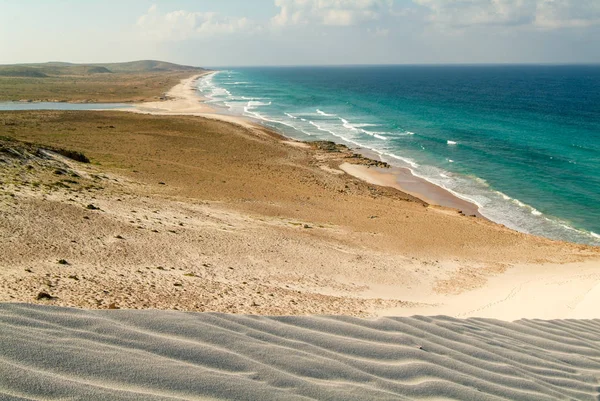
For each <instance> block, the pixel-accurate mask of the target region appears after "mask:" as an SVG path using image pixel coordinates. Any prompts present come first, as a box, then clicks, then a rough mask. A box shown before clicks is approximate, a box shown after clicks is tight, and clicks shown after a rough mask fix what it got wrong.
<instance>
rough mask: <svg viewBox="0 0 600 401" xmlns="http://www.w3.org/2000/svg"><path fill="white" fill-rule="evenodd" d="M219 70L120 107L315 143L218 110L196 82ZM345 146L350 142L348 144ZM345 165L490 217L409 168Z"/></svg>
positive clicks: (433, 201)
mask: <svg viewBox="0 0 600 401" xmlns="http://www.w3.org/2000/svg"><path fill="white" fill-rule="evenodd" d="M217 72H218V71H207V72H205V73H202V74H197V75H194V76H192V77H190V78H187V79H184V80H182V81H181V83H180V84H178V85H176V86H175V87H173V88H172V89H171V90H170V91H169V92H167V94H166V96H167V97H168V98H171V99H169V100H166V101H161V102H145V103H139V104H132V106H133V107H132V108H129V109H120V111H128V112H134V113H142V114H153V115H192V116H197V117H203V118H209V119H214V120H219V121H224V122H228V123H233V124H237V125H241V126H243V127H246V128H256V127H257V126H258V127H260V128H261V129H264V130H268V131H271V132H272V133H273V134H275V135H276V136H278V137H282V138H284V139H283V140H282V142H286V143H288V144H292V143H293V142H298V143H306V144H309V145H310V144H311V142H312V141H302V140H298V139H296V138H292V137H288V136H286V135H285V134H284V133H282V132H279V131H277V130H275V129H273V128H272V127H269V126H266V125H264V124H261V123H260V121H259V120H255V119H252V118H250V117H245V116H238V115H233V114H226V113H222V112H220V111H219V110H218V109H216V108H214V107H211V106H208V105H207V104H206V100H207V98H204V97H202V96H201V95H200V94H199V93H198V90H197V88H196V87H195V85H194V84H195V83H196V82H197V81H198V80H199V79H201V78H202V77H204V76H206V75H209V74H215V73H217ZM336 143H337V142H336ZM292 146H293V145H292ZM344 146H347V145H345V144H344ZM352 151H354V152H356V153H359V154H360V155H362V156H363V157H365V158H367V159H371V160H373V161H378V162H379V161H381V158H379V157H378V156H377V155H376V154H374V152H372V151H369V150H367V149H363V148H354V149H352ZM344 164H347V165H348V166H345V167H342V166H340V169H341V170H343V171H344V172H345V173H346V174H349V175H351V176H353V177H355V178H358V179H360V180H362V181H365V182H367V183H370V184H373V185H380V186H385V187H389V188H394V189H397V190H399V191H401V192H403V193H406V194H408V195H411V196H413V197H415V198H418V199H420V200H421V201H423V202H425V203H427V204H429V205H431V206H435V207H442V208H449V209H455V210H456V211H457V212H458V213H461V214H463V215H467V216H473V217H479V218H484V219H486V220H489V219H487V218H486V217H485V216H483V215H482V214H481V213H480V211H479V207H478V206H477V205H476V204H475V203H472V202H469V201H468V200H465V199H462V198H460V197H458V196H457V195H455V194H453V193H452V192H450V191H448V190H447V189H445V188H443V187H441V186H438V185H436V184H434V183H432V182H430V181H428V180H426V179H424V178H421V177H418V176H416V175H415V174H414V173H413V172H412V171H411V170H410V169H408V168H405V167H399V166H390V167H389V168H380V167H372V166H364V165H357V164H350V163H344ZM496 224H500V223H496Z"/></svg>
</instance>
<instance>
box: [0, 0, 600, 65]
mask: <svg viewBox="0 0 600 401" xmlns="http://www.w3.org/2000/svg"><path fill="white" fill-rule="evenodd" d="M599 38H600V0H168V1H167V0H154V1H152V0H126V1H124V0H118V1H117V0H86V1H82V0H54V1H52V0H0V63H2V64H5V63H19V62H43V61H48V60H60V61H72V62H100V61H107V62H108V61H128V60H136V59H162V60H168V61H173V62H178V63H185V64H192V65H200V66H226V65H232V66H233V65H303V64H310V65H315V64H319V65H321V64H420V63H599V62H600V39H599Z"/></svg>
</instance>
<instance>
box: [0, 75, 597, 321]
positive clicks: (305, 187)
mask: <svg viewBox="0 0 600 401" xmlns="http://www.w3.org/2000/svg"><path fill="white" fill-rule="evenodd" d="M197 78H198V76H195V77H192V78H190V79H187V80H184V81H183V82H182V84H181V85H178V86H176V87H175V88H174V89H173V90H172V91H171V92H169V94H168V96H169V97H170V98H171V99H170V100H167V101H164V102H158V103H151V104H143V105H140V106H138V107H137V109H138V110H137V113H122V112H114V111H112V112H97V111H94V112H30V113H21V112H14V113H4V114H3V115H2V119H3V121H4V125H3V126H4V127H19V130H18V132H17V131H15V132H13V133H12V134H11V136H13V137H15V138H17V139H26V140H29V141H33V142H36V143H44V144H48V145H54V146H58V147H66V148H76V149H77V150H80V151H82V152H84V153H85V154H86V155H88V156H89V157H90V158H91V159H92V160H93V162H94V163H93V164H91V165H90V164H82V163H77V162H73V161H71V160H68V159H66V158H64V157H61V156H56V159H55V160H51V161H49V160H44V159H39V158H36V157H31V158H24V159H22V160H19V159H18V158H17V160H10V159H7V161H8V163H9V165H12V168H11V169H4V170H3V172H2V173H3V175H4V178H3V180H2V181H3V183H4V184H3V189H4V192H3V193H4V196H3V198H2V213H3V215H4V216H5V217H4V218H3V219H2V220H0V222H1V226H0V227H1V230H2V231H1V233H2V234H1V235H2V238H3V242H4V243H5V244H7V246H6V249H5V251H4V252H3V253H2V255H1V258H2V259H1V263H2V265H3V266H6V268H5V269H4V270H3V278H4V280H3V281H2V284H1V286H2V293H1V294H0V299H1V300H2V301H9V302H35V303H43V304H53V305H61V306H76V307H85V308H109V307H112V308H159V309H182V310H193V311H218V312H231V313H252V314H278V315H288V314H347V315H354V316H378V315H402V316H410V315H412V314H415V313H419V314H427V315H437V314H440V313H443V314H446V315H449V316H461V317H468V316H477V317H495V318H502V319H507V320H514V319H518V318H525V317H526V318H549V319H550V318H553V319H560V318H571V317H588V318H589V317H594V313H595V311H594V307H593V305H594V303H595V301H596V300H598V296H599V295H598V291H596V286H597V285H598V283H599V282H600V281H599V280H600V275H599V274H598V273H597V272H596V269H597V267H598V266H599V263H600V262H599V260H600V252H599V250H598V249H597V248H593V247H587V246H582V245H575V244H569V243H564V242H556V241H550V240H547V239H544V238H539V237H534V236H530V235H526V234H522V233H518V232H515V231H512V230H509V229H507V228H505V227H502V226H500V225H497V224H494V223H492V222H490V221H487V220H485V219H482V218H478V217H471V215H472V214H476V210H475V209H473V208H472V205H470V204H467V203H464V202H463V203H457V204H456V205H455V206H456V208H448V207H442V206H436V205H430V204H428V203H427V202H424V201H422V200H420V199H418V198H416V197H414V196H412V195H410V194H407V193H405V192H401V191H400V190H401V189H402V186H400V185H397V183H396V182H394V181H397V178H396V177H397V176H395V175H392V174H389V173H387V172H386V170H387V169H385V168H377V167H375V166H370V165H369V163H371V162H372V161H371V160H369V159H364V158H360V157H359V158H357V157H356V156H355V152H354V151H352V150H350V149H347V148H344V147H336V146H333V145H332V144H328V143H324V144H321V143H316V144H313V145H310V144H306V143H301V142H296V141H291V140H289V139H287V138H284V137H281V136H280V135H278V134H276V133H274V132H271V131H269V130H267V129H265V128H263V127H261V126H258V125H255V124H253V123H251V122H249V121H245V120H240V119H237V118H234V117H231V116H223V115H221V114H215V113H214V111H213V110H211V109H209V108H207V107H206V105H204V104H203V103H202V102H201V99H198V98H197V97H196V95H195V94H194V91H193V85H194V82H195V79H197ZM148 113H151V115H146V114H148ZM37 121H43V122H44V128H43V129H41V128H40V127H39V126H37ZM65 127H69V131H66V130H65ZM110 127H112V128H110ZM332 146H333V148H332ZM17 147H18V146H17ZM17 151H19V150H18V149H17ZM28 166H30V167H28ZM57 168H60V169H64V170H65V171H71V172H72V175H74V176H77V177H80V178H79V179H77V180H74V181H75V183H70V182H68V181H67V182H65V181H64V180H62V181H60V180H59V181H58V182H59V184H60V185H57V184H56V179H57V177H56V176H55V175H54V174H53V173H52V171H54V170H55V169H57ZM348 173H351V174H348ZM69 174H71V173H69ZM357 177H359V178H361V179H358V178H357ZM71 181H73V180H71ZM407 181H408V180H407ZM413 185H416V186H418V185H420V184H418V185H417V184H413ZM431 193H433V192H431ZM459 201H460V200H457V202H459ZM90 204H91V205H94V207H97V208H99V209H98V210H93V209H87V206H88V205H90ZM470 206H471V208H469V207H470ZM459 207H460V209H459ZM8 216H11V217H10V218H8ZM33 222H34V223H33ZM74 233H77V235H75V234H74ZM63 259H64V260H65V261H66V262H67V264H64V265H63V264H59V263H57V261H59V260H63ZM534 289H535V296H531V292H530V290H534ZM40 293H47V294H49V295H50V296H51V298H41V299H37V297H38V296H39V294H40ZM557 294H558V295H557ZM524 300H527V306H526V307H523V305H522V304H523V302H524Z"/></svg>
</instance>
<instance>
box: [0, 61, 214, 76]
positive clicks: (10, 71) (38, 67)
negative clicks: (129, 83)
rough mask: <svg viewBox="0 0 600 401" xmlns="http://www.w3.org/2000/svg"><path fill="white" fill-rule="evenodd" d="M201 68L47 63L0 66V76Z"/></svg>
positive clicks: (163, 64)
mask: <svg viewBox="0 0 600 401" xmlns="http://www.w3.org/2000/svg"><path fill="white" fill-rule="evenodd" d="M200 70H202V68H198V67H192V66H187V65H179V64H174V63H168V62H166V61H157V60H140V61H131V62H126V63H93V64H74V63H65V62H56V61H53V62H48V63H37V64H9V65H0V76H5V77H35V78H47V77H49V76H65V75H89V74H108V73H146V72H181V71H200Z"/></svg>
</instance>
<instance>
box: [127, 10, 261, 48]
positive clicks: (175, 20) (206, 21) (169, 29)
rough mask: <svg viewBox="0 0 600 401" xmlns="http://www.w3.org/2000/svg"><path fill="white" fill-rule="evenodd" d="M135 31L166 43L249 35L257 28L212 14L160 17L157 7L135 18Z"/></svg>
mask: <svg viewBox="0 0 600 401" xmlns="http://www.w3.org/2000/svg"><path fill="white" fill-rule="evenodd" d="M137 28H138V29H139V30H140V31H141V33H142V34H143V35H144V36H147V37H150V38H152V39H156V40H165V41H177V40H185V39H191V38H198V37H207V36H213V35H224V34H233V33H236V32H250V31H254V30H257V29H258V27H257V26H256V25H255V24H254V23H253V22H252V21H250V20H249V19H247V18H245V17H244V18H234V17H227V16H222V15H220V14H218V13H214V12H197V11H184V10H179V11H171V12H168V13H165V14H162V13H160V11H159V10H158V7H157V6H156V5H153V6H152V7H150V8H149V9H148V11H147V12H146V14H144V15H142V16H141V17H139V18H138V21H137Z"/></svg>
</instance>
